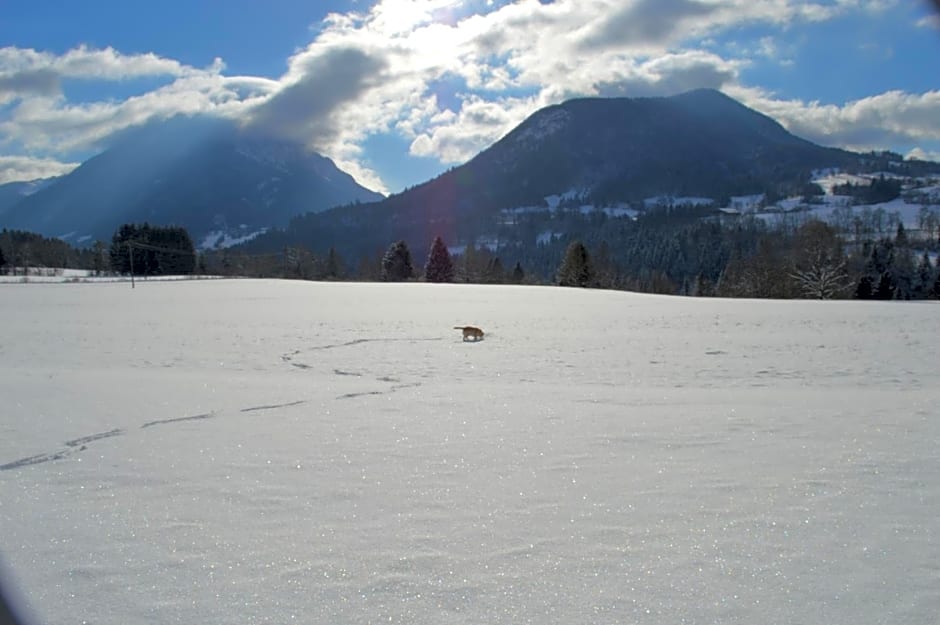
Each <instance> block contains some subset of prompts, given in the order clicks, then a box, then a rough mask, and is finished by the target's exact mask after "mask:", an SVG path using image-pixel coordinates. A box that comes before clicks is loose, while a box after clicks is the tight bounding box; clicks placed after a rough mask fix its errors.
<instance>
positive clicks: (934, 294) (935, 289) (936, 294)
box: [930, 262, 940, 299]
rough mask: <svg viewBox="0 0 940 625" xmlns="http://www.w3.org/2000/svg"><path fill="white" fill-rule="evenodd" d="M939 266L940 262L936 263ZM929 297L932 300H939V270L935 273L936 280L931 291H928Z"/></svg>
mask: <svg viewBox="0 0 940 625" xmlns="http://www.w3.org/2000/svg"><path fill="white" fill-rule="evenodd" d="M938 264H940V262H938ZM930 296H931V297H933V298H934V299H940V270H938V271H937V278H936V279H935V280H934V281H933V289H931V291H930Z"/></svg>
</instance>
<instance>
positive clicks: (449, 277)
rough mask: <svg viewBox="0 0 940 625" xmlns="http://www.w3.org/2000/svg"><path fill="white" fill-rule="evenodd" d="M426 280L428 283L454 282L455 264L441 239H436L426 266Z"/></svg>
mask: <svg viewBox="0 0 940 625" xmlns="http://www.w3.org/2000/svg"><path fill="white" fill-rule="evenodd" d="M424 279H425V280H427V281H428V282H453V281H454V263H453V261H452V260H451V258H450V252H449V251H448V250H447V246H446V245H444V241H443V240H442V239H441V237H435V238H434V242H433V243H432V244H431V251H430V252H428V260H427V262H426V263H425V264H424Z"/></svg>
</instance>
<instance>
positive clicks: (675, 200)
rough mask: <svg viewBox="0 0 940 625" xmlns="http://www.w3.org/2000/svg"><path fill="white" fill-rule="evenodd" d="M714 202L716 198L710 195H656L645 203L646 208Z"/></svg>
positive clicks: (705, 204) (698, 204) (703, 204)
mask: <svg viewBox="0 0 940 625" xmlns="http://www.w3.org/2000/svg"><path fill="white" fill-rule="evenodd" d="M714 202H715V200H714V199H712V198H710V197H696V196H679V197H676V196H672V195H655V196H653V197H648V198H646V199H644V200H643V205H644V206H646V208H656V207H657V206H708V205H709V204H714Z"/></svg>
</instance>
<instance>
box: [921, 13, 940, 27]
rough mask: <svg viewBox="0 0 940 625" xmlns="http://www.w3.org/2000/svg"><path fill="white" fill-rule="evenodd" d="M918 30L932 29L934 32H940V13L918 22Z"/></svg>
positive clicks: (925, 17) (927, 16)
mask: <svg viewBox="0 0 940 625" xmlns="http://www.w3.org/2000/svg"><path fill="white" fill-rule="evenodd" d="M917 27H918V28H932V29H933V30H940V13H934V14H932V15H926V16H924V17H922V18H920V19H919V20H917Z"/></svg>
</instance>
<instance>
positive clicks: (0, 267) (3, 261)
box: [0, 248, 7, 271]
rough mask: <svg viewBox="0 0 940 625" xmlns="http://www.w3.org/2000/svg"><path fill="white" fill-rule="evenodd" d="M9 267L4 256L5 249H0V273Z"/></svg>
mask: <svg viewBox="0 0 940 625" xmlns="http://www.w3.org/2000/svg"><path fill="white" fill-rule="evenodd" d="M6 266H7V259H6V256H4V255H3V248H0V271H2V270H3V268H4V267H6Z"/></svg>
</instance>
